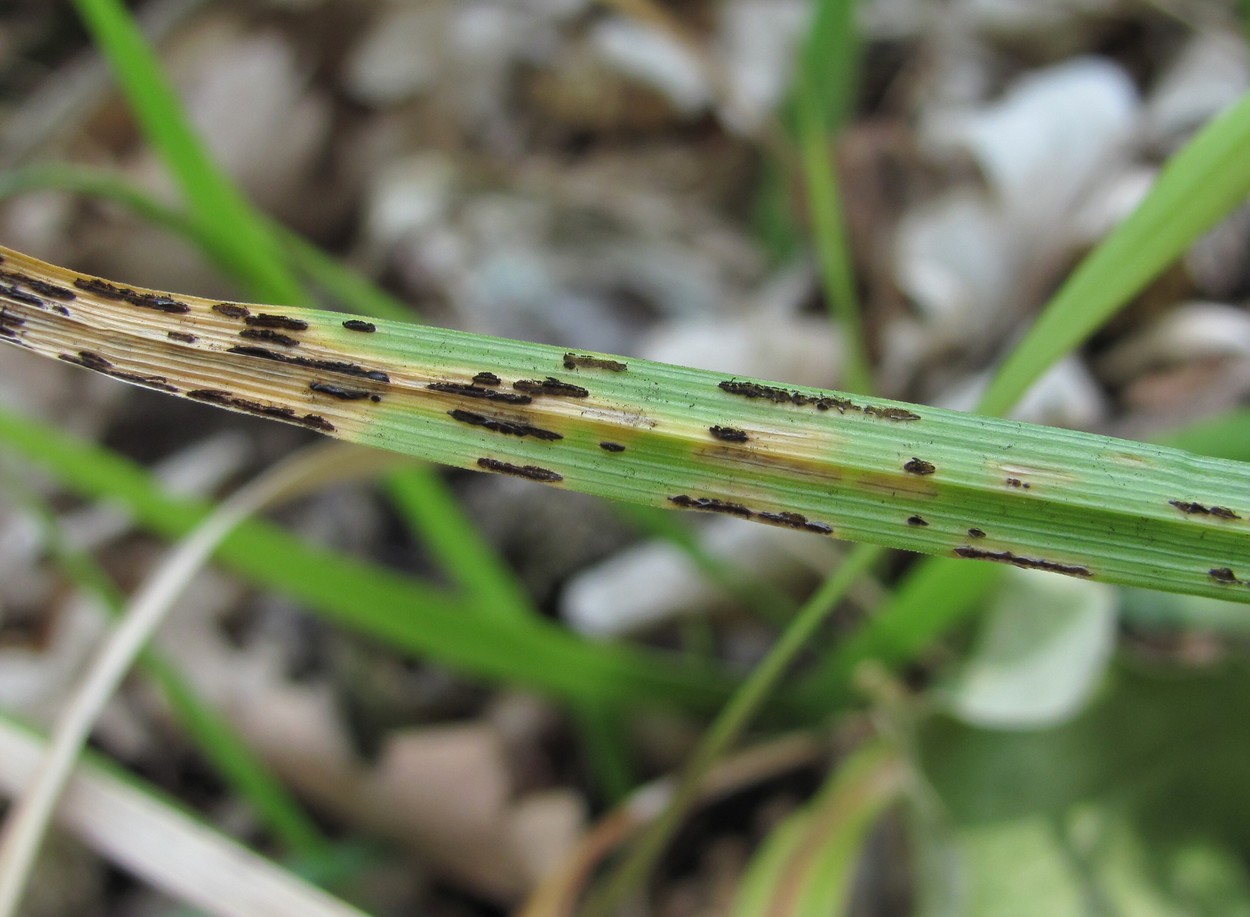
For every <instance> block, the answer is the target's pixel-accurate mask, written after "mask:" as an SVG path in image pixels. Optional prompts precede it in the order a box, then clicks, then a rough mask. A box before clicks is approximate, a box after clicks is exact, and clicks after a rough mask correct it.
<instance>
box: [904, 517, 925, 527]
mask: <svg viewBox="0 0 1250 917" xmlns="http://www.w3.org/2000/svg"><path fill="white" fill-rule="evenodd" d="M907 524H908V525H916V526H920V525H928V524H929V523H927V522H925V521H924V517H923V516H908V517H907Z"/></svg>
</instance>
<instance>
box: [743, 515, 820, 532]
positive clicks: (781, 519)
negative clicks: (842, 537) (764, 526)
mask: <svg viewBox="0 0 1250 917" xmlns="http://www.w3.org/2000/svg"><path fill="white" fill-rule="evenodd" d="M755 518H756V519H758V520H759V521H760V522H767V523H769V524H770V525H780V526H784V527H785V528H788V529H802V530H803V531H806V532H817V533H819V534H821V535H831V534H833V526H831V525H828V524H827V523H824V522H813V521H811V520H810V519H808V518H807V517H806V516H804V515H803V514H802V513H756V514H755Z"/></svg>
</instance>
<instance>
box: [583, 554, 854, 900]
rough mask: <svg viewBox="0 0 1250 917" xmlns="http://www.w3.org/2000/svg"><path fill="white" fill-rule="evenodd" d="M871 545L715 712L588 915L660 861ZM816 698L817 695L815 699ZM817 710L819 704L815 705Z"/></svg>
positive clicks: (637, 883) (624, 894)
mask: <svg viewBox="0 0 1250 917" xmlns="http://www.w3.org/2000/svg"><path fill="white" fill-rule="evenodd" d="M878 553H879V552H877V551H874V550H872V549H871V548H864V547H860V548H857V549H856V550H854V551H852V552H851V553H850V554H849V555H847V557H846V558H845V559H843V561H842V563H841V564H839V566H838V569H837V570H836V571H835V572H834V573H833V574H832V575H831V576H830V577H829V578H828V579H827V580H825V582H824V583H823V584H822V585H821V586H820V588H819V589H817V590H816V592H815V593H813V594H812V596H811V598H809V599H808V600H807V602H806V604H804V606H803V608H802V610H800V611H799V614H798V616H797V617H796V618H795V619H794V621H793V622H792V623H791V625H790V626H789V627H788V628H787V629H786V631H785V633H783V634H782V635H781V636H780V637H779V638H778V640H777V642H776V643H775V644H773V646H772V648H771V649H769V651H768V654H767V655H766V656H765V657H764V658H763V659H762V660H760V662H759V664H758V665H756V666H755V668H754V669H752V670H751V674H750V675H749V676H748V677H747V679H746V681H744V682H743V684H742V687H740V688H739V689H738V690H737V691H735V692H734V695H733V697H732V698H730V699H729V702H728V703H727V704H725V706H724V707H723V708H722V709H721V711H720V712H719V713H718V714H717V715H716V719H715V720H714V721H713V722H712V724H711V726H709V727H708V729H707V731H706V732H704V734H703V737H702V738H701V739H700V740H699V744H698V745H697V746H696V747H695V749H694V751H693V752H692V753H691V754H690V757H689V759H688V760H687V762H686V765H685V767H684V768H683V769H682V774H681V779H680V780H679V781H678V783H677V787H676V789H675V790H674V791H673V798H672V801H671V802H670V803H669V804H668V806H667V807H666V808H665V809H664V811H663V812H662V813H661V814H660V815H659V817H658V818H656V820H655V821H654V822H652V823H651V824H650V825H649V826H648V827H647V829H646V831H645V832H644V833H643V834H642V836H641V837H639V838H638V840H637V841H636V842H635V843H634V844H633V845H632V846H631V847H630V848H629V851H628V853H626V854H625V857H624V859H623V860H622V861H621V863H620V864H619V865H618V866H617V867H616V868H615V869H614V870H613V872H611V873H610V874H609V875H608V876H607V878H606V879H605V880H604V883H603V886H602V888H601V889H600V890H599V891H597V892H596V893H595V894H594V895H592V897H591V899H590V901H589V902H588V904H587V907H586V910H585V913H586V915H587V917H608V915H610V914H613V913H615V909H616V908H617V907H618V906H619V905H620V904H622V903H623V902H624V901H625V900H626V899H627V898H628V897H629V895H630V894H631V893H632V892H634V891H635V890H636V889H638V888H640V887H641V886H642V883H643V881H644V879H645V878H646V877H647V876H649V875H650V874H651V871H652V870H653V869H654V867H655V864H656V863H657V862H659V859H660V857H661V856H662V855H663V853H664V848H665V847H666V846H667V845H668V842H669V840H670V839H671V838H672V837H673V834H674V833H675V832H676V830H677V827H678V825H679V824H680V821H681V819H682V817H683V816H684V815H685V813H686V812H687V811H688V810H689V809H690V806H691V804H692V803H693V801H694V800H695V798H696V797H697V795H698V791H699V784H700V782H701V781H702V779H703V775H704V774H706V773H707V771H708V769H709V768H710V767H711V766H712V764H714V763H715V762H716V761H717V760H718V759H719V758H720V757H721V756H722V755H724V754H725V753H726V752H727V751H729V750H730V749H731V748H732V747H733V746H734V745H735V744H736V743H737V742H738V740H739V739H740V738H741V737H742V734H743V733H744V732H745V731H746V728H747V726H748V725H750V723H751V721H752V720H753V719H754V717H755V715H756V713H757V712H758V711H759V710H760V709H761V708H762V707H763V706H764V704H765V702H766V699H767V698H768V697H769V696H770V695H771V694H772V693H773V692H774V691H776V689H777V686H778V685H779V684H780V683H781V680H782V678H784V677H785V674H786V672H787V671H788V670H789V667H790V663H791V661H792V660H793V659H794V657H795V656H796V655H797V654H798V652H799V650H800V649H802V648H803V647H804V646H806V645H807V644H808V643H810V641H811V639H812V638H813V637H814V636H815V634H816V631H817V629H818V628H819V627H820V625H821V624H822V623H823V622H824V620H825V618H826V617H828V615H829V612H830V611H832V609H833V607H834V606H835V605H836V604H837V602H838V601H839V600H840V599H841V597H842V596H843V595H845V594H846V592H847V590H848V589H850V587H851V586H852V585H854V583H855V581H856V580H857V579H859V577H860V576H862V575H863V574H864V573H865V572H867V570H868V569H869V567H870V566H871V564H872V563H873V562H874V561H875V560H876V558H877V556H878ZM819 703H820V701H819V700H817V704H819ZM817 709H819V707H817Z"/></svg>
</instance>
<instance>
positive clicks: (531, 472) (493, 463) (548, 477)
mask: <svg viewBox="0 0 1250 917" xmlns="http://www.w3.org/2000/svg"><path fill="white" fill-rule="evenodd" d="M477 465H478V467H479V468H485V469H486V470H487V471H496V472H498V473H500V474H511V475H515V476H516V477H518V478H528V479H529V480H531V481H544V482H546V483H548V484H552V483H555V482H556V481H563V480H564V475H562V474H557V473H556V472H554V471H551V470H550V469H547V468H540V467H539V466H537V465H513V464H512V463H511V462H501V461H499V460H498V459H493V458H480V459H478V460H477Z"/></svg>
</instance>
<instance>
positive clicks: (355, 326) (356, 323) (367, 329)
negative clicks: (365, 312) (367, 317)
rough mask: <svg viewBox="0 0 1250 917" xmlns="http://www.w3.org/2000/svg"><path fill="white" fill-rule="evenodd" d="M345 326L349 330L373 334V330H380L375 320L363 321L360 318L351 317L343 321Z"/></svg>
mask: <svg viewBox="0 0 1250 917" xmlns="http://www.w3.org/2000/svg"><path fill="white" fill-rule="evenodd" d="M343 327H344V328H346V329H347V330H348V331H360V332H363V333H364V334H373V332H375V331H377V330H378V326H377V325H375V324H374V323H373V322H362V321H361V320H360V319H358V318H349V319H348V320H347V321H345V322H343Z"/></svg>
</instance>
